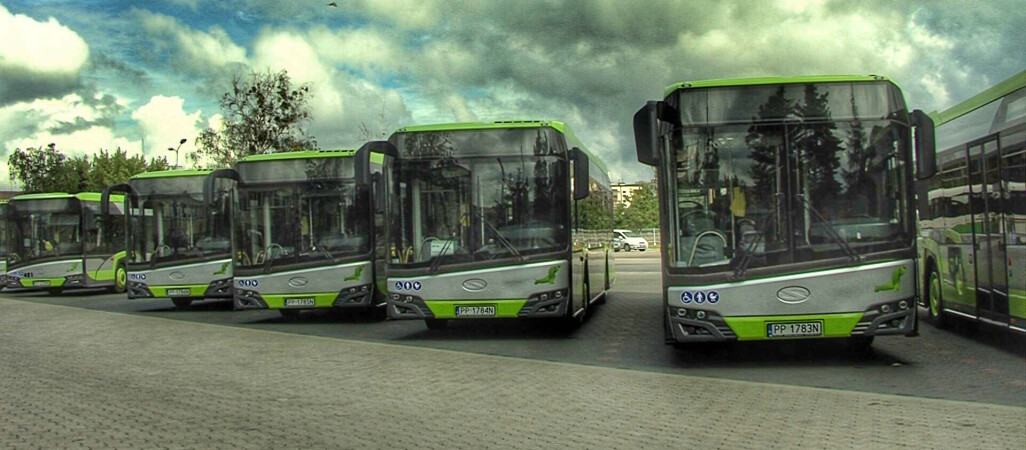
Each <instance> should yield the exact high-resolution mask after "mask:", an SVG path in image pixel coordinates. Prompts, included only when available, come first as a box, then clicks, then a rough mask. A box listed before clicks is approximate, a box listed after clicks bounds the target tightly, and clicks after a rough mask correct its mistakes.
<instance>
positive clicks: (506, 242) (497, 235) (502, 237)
mask: <svg viewBox="0 0 1026 450" xmlns="http://www.w3.org/2000/svg"><path fill="white" fill-rule="evenodd" d="M470 212H471V213H473V214H474V216H475V217H477V219H478V220H480V221H481V223H483V224H484V225H485V226H486V227H488V229H489V230H491V231H492V233H495V240H497V241H499V243H500V244H502V246H503V247H506V250H509V252H510V253H512V254H513V256H515V257H517V258H522V257H521V256H520V251H519V250H517V248H516V247H515V246H514V245H513V243H512V242H510V241H509V239H506V236H505V235H503V234H502V233H500V232H499V229H498V228H495V225H492V223H491V222H489V221H487V220H485V218H484V215H482V214H481V213H480V212H479V211H477V210H476V209H471V210H470Z"/></svg>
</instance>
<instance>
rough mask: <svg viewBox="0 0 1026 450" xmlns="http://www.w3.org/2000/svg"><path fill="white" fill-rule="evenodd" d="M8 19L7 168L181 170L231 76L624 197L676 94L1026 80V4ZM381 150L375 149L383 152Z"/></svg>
mask: <svg viewBox="0 0 1026 450" xmlns="http://www.w3.org/2000/svg"><path fill="white" fill-rule="evenodd" d="M329 1H330V0H317V1H312V0H311V1H306V0H166V1H131V0H34V1H24V0H0V175H3V176H0V189H12V188H13V189H17V186H15V185H14V183H13V182H12V181H11V180H10V177H9V175H8V166H7V159H8V157H9V156H10V154H11V153H12V152H13V151H14V150H15V149H19V148H20V149H25V148H30V147H40V146H46V145H47V144H49V143H55V144H56V145H57V149H59V150H61V151H63V152H65V153H66V154H69V155H83V154H86V155H91V154H95V153H97V152H98V151H99V150H101V149H104V150H108V151H109V150H114V149H117V148H120V149H122V150H125V151H127V152H128V154H129V155H138V154H140V153H141V154H143V155H145V156H146V157H147V158H150V157H154V156H156V157H161V156H166V157H167V158H168V160H169V161H171V162H172V164H173V163H174V161H175V156H176V155H175V153H174V152H172V151H169V148H171V147H178V145H179V141H180V140H181V139H182V138H185V139H187V141H186V143H185V144H183V145H181V148H180V154H179V156H180V164H181V165H182V166H187V165H188V162H187V158H186V157H185V155H187V154H188V153H191V152H193V151H195V150H196V147H195V146H194V142H195V138H196V136H197V135H198V134H199V132H200V131H201V130H203V129H206V128H208V127H217V126H218V124H219V123H220V119H221V115H220V112H221V111H220V108H219V106H218V98H219V97H220V96H221V95H222V94H223V93H224V92H226V91H227V90H228V87H229V86H230V84H231V80H232V77H233V76H235V75H247V74H249V73H251V72H254V71H256V72H266V71H272V72H276V71H279V70H282V69H285V70H287V71H288V74H289V75H290V76H291V77H292V79H293V81H294V82H296V83H305V84H308V85H309V86H310V90H311V93H312V96H311V99H310V102H309V106H310V109H311V112H312V115H313V119H312V120H311V121H310V122H309V123H307V124H306V129H307V131H308V134H310V135H312V136H313V137H314V138H316V140H317V142H318V145H319V146H320V147H321V148H325V149H332V148H355V147H358V146H359V145H361V144H362V143H363V142H365V141H367V140H368V139H373V138H384V137H387V136H388V135H389V134H391V132H392V131H394V130H395V129H396V128H398V127H401V126H407V125H419V124H430V123H444V122H457V121H458V122H465V121H493V120H509V119H552V120H562V121H564V122H566V123H568V124H569V125H570V126H571V127H573V128H574V130H575V131H576V134H577V135H578V137H580V138H581V140H582V141H583V142H584V144H585V145H586V146H588V148H589V149H590V150H591V151H592V152H593V153H594V154H596V155H598V156H599V157H600V158H602V159H603V160H604V161H605V162H606V165H607V166H608V167H609V169H610V178H611V179H612V180H613V181H614V182H621V181H622V182H628V183H631V182H636V181H642V180H647V179H649V178H651V177H652V170H651V169H650V168H647V167H645V166H642V165H641V164H640V163H638V162H637V158H636V155H635V150H634V138H633V131H632V129H631V118H632V117H633V115H634V112H635V111H636V110H637V109H638V108H640V107H641V106H642V105H643V104H644V103H645V101H647V100H657V99H661V97H662V95H663V89H664V88H665V87H666V86H668V85H670V84H673V83H675V82H679V81H686V80H701V79H711V78H734V77H754V76H790V75H816V74H875V75H885V76H887V77H889V78H890V79H892V80H894V81H895V82H896V83H897V84H898V85H899V86H900V87H901V88H902V89H903V91H904V92H905V95H906V99H907V102H908V104H909V106H910V107H911V108H918V109H923V110H926V111H933V110H943V109H944V108H947V107H949V106H952V105H954V104H956V103H958V102H959V101H962V100H964V99H966V98H969V97H971V96H972V95H974V94H976V93H978V92H980V91H982V90H984V89H986V88H988V87H990V86H992V85H994V84H996V83H998V82H1000V81H1002V80H1004V79H1006V78H1008V77H1010V76H1012V75H1015V74H1016V73H1018V72H1020V71H1022V70H1023V69H1024V68H1026V27H1023V25H1022V24H1024V23H1026V0H993V1H971V0H961V1H956V0H916V1H902V0H886V1H885V0H860V1H858V2H852V1H848V0H843V1H829V0H766V1H763V0H760V1H757V2H756V1H747V0H716V1H699V0H693V1H684V0H679V1H671V0H645V1H621V0H608V1H600V0H513V1H506V0H335V3H336V4H337V6H336V7H332V6H329V5H328V3H329ZM368 132H369V134H370V135H368Z"/></svg>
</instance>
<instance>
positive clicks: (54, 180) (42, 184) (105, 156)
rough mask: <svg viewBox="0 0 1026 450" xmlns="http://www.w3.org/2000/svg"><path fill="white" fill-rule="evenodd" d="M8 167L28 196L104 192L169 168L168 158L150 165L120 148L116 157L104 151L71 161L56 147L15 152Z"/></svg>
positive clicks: (153, 160) (150, 162)
mask: <svg viewBox="0 0 1026 450" xmlns="http://www.w3.org/2000/svg"><path fill="white" fill-rule="evenodd" d="M7 164H8V165H9V166H10V173H11V180H12V181H18V182H20V183H21V184H22V186H24V192H25V193H39V192H67V193H72V194H74V193H78V192H83V191H101V190H103V189H104V188H106V187H107V186H110V185H113V184H118V183H125V182H127V181H128V180H129V179H130V178H132V176H134V175H136V174H138V173H140V172H146V171H153V170H167V169H169V168H170V165H169V164H168V163H167V159H166V158H159V159H158V158H152V159H150V161H149V163H147V162H146V158H145V157H143V156H142V155H139V156H133V157H131V158H129V157H128V155H127V154H126V152H125V151H123V150H121V149H120V148H119V149H117V150H115V151H114V153H113V154H112V153H110V152H108V151H107V150H103V149H101V150H100V152H99V153H97V154H96V156H94V157H93V158H92V160H90V158H89V157H88V156H85V155H82V156H75V157H71V158H69V157H67V156H65V155H64V154H62V153H60V152H58V151H57V146H56V144H50V145H48V146H46V148H45V149H44V148H42V147H38V148H27V149H25V150H22V149H16V150H15V151H14V153H12V154H11V156H10V157H9V158H8V160H7Z"/></svg>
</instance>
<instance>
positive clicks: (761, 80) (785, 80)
mask: <svg viewBox="0 0 1026 450" xmlns="http://www.w3.org/2000/svg"><path fill="white" fill-rule="evenodd" d="M856 81H858V82H862V81H891V80H890V79H888V78H887V77H884V76H880V75H804V76H797V77H758V78H725V79H717V80H698V81H682V82H680V83H674V84H671V85H669V86H667V87H666V89H665V91H664V93H663V97H668V96H669V95H670V94H672V93H673V92H674V91H676V90H678V89H694V88H709V87H728V86H756V85H764V84H803V83H850V82H856ZM891 83H893V81H892V82H891Z"/></svg>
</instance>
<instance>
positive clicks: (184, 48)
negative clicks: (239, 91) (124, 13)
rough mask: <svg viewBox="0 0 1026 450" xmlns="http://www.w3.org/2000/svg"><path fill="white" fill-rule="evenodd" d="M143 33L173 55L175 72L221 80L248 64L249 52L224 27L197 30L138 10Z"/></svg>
mask: <svg viewBox="0 0 1026 450" xmlns="http://www.w3.org/2000/svg"><path fill="white" fill-rule="evenodd" d="M134 15H135V16H136V17H137V18H138V20H139V22H140V24H141V26H142V28H143V30H144V31H145V32H146V33H147V34H148V36H149V38H150V41H151V42H152V43H153V45H154V47H155V48H156V49H157V50H158V51H163V52H167V53H169V54H170V64H171V65H173V66H174V69H175V70H185V71H188V72H191V73H196V74H204V75H214V76H220V75H223V74H225V73H227V70H230V69H231V68H232V67H233V66H234V65H237V64H246V62H247V61H246V49H245V48H244V47H242V46H239V45H237V44H236V43H235V42H234V41H232V39H231V37H229V36H228V33H227V32H225V31H224V29H223V28H221V27H217V26H215V27H211V28H210V29H209V30H207V31H201V30H195V29H193V28H191V27H189V26H187V25H186V24H183V23H181V22H179V21H178V19H175V18H174V17H170V16H166V15H163V14H156V13H152V12H149V11H145V10H136V11H135V13H134Z"/></svg>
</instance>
